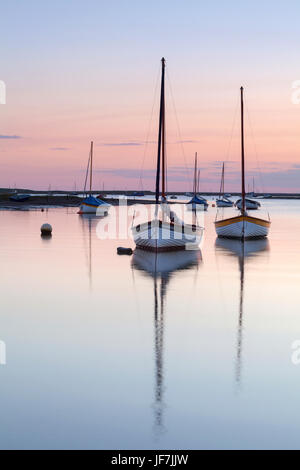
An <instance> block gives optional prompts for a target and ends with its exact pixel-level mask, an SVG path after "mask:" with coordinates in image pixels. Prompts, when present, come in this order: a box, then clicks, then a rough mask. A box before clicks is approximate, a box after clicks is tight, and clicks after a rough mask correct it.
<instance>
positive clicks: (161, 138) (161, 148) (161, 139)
mask: <svg viewBox="0 0 300 470" xmlns="http://www.w3.org/2000/svg"><path fill="white" fill-rule="evenodd" d="M165 66H166V61H165V59H164V57H163V58H162V59H161V89H160V110H159V128H158V147H157V167H156V186H155V200H156V204H158V202H159V183H160V167H161V164H162V192H161V195H162V199H165V197H166V184H165V182H166V161H165V146H166V142H165V130H166V126H165ZM161 155H162V162H161Z"/></svg>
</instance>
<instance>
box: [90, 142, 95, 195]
mask: <svg viewBox="0 0 300 470" xmlns="http://www.w3.org/2000/svg"><path fill="white" fill-rule="evenodd" d="M93 145H94V143H93V141H92V142H91V162H90V194H92V184H93Z"/></svg>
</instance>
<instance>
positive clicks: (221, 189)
mask: <svg viewBox="0 0 300 470" xmlns="http://www.w3.org/2000/svg"><path fill="white" fill-rule="evenodd" d="M221 196H224V162H223V166H222V176H221V184H220V196H219V197H221Z"/></svg>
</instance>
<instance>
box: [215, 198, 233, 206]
mask: <svg viewBox="0 0 300 470" xmlns="http://www.w3.org/2000/svg"><path fill="white" fill-rule="evenodd" d="M216 203H217V207H232V206H233V202H232V201H226V200H224V199H217V201H216Z"/></svg>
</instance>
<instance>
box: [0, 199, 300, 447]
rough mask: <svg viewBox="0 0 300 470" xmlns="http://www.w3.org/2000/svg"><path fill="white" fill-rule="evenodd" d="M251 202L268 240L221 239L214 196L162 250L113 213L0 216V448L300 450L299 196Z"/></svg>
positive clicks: (71, 211) (8, 213)
mask: <svg viewBox="0 0 300 470" xmlns="http://www.w3.org/2000/svg"><path fill="white" fill-rule="evenodd" d="M262 204H263V205H264V206H265V207H267V208H268V209H269V211H270V215H271V217H272V230H271V234H270V237H269V241H266V242H261V241H260V242H252V243H246V244H245V248H244V253H243V250H242V248H241V245H240V244H239V243H232V242H231V243H230V242H226V241H225V242H224V241H223V242H221V241H220V242H217V243H216V237H215V232H214V227H213V220H214V218H215V209H214V208H211V207H210V208H209V211H208V212H207V214H206V215H205V239H204V243H203V246H202V248H201V252H189V253H182V254H175V255H167V256H163V255H161V256H160V257H159V260H158V259H155V257H153V255H146V254H144V253H142V254H141V253H136V254H134V255H133V256H132V257H128V256H118V255H117V254H116V248H117V246H119V245H123V246H133V243H132V242H131V241H126V240H121V241H120V240H99V239H98V238H97V236H96V226H97V224H98V223H100V224H106V223H107V222H108V220H109V218H106V219H103V220H102V221H100V222H99V219H97V218H96V219H90V218H82V217H80V216H78V215H77V214H76V209H51V210H49V211H48V212H47V213H46V212H43V213H42V212H40V211H27V212H25V211H24V212H21V211H15V212H14V211H0V224H1V229H0V260H1V285H0V289H1V317H0V340H1V341H3V342H5V345H6V361H7V363H6V365H0V387H1V394H0V397H1V399H0V416H1V426H0V447H1V448H5V449H11V448H100V449H101V448H107V449H114V448H115V449H117V448H120V449H126V448H131V449H132V448H154V449H156V448H157V449H159V448H169V449H172V448H181V449H184V448H189V449H190V448H195V449H197V448H199V449H202V448H204V449H209V448H225V449H228V448H299V447H300V442H299V433H300V406H299V396H300V365H298V366H297V365H294V364H293V363H292V361H291V356H292V352H293V351H292V349H291V345H292V343H293V342H294V341H295V340H297V339H299V340H300V308H299V304H300V302H299V300H300V290H299V285H300V201H268V200H266V201H262ZM257 214H258V213H257ZM109 217H110V216H109ZM43 222H50V223H51V224H52V225H53V229H54V232H53V237H52V238H51V239H50V240H44V239H41V237H40V234H39V228H40V226H41V224H42V223H43ZM185 255H186V256H185Z"/></svg>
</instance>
